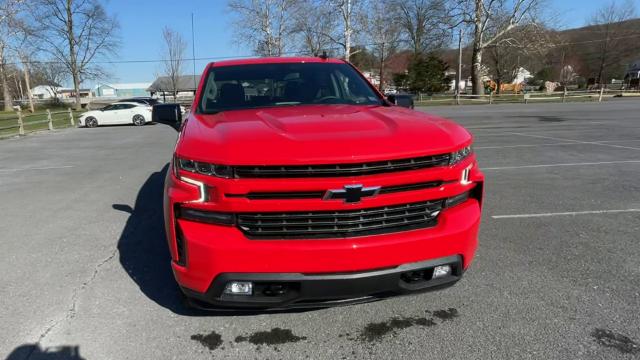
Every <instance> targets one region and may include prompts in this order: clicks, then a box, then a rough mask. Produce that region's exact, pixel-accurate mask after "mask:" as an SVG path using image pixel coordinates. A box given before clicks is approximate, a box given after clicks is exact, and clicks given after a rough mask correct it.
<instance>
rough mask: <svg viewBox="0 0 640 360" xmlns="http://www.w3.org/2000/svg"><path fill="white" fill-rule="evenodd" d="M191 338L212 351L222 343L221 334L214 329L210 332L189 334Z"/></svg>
mask: <svg viewBox="0 0 640 360" xmlns="http://www.w3.org/2000/svg"><path fill="white" fill-rule="evenodd" d="M191 340H195V341H198V342H199V343H200V344H202V345H204V346H206V347H207V348H209V350H211V351H213V350H215V349H217V348H218V347H220V345H222V336H221V335H220V334H218V333H216V332H215V331H212V332H211V333H210V334H207V335H203V334H196V335H191Z"/></svg>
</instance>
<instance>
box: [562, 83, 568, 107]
mask: <svg viewBox="0 0 640 360" xmlns="http://www.w3.org/2000/svg"><path fill="white" fill-rule="evenodd" d="M566 99H567V87H566V86H565V88H564V91H563V92H562V102H563V103H564V102H565V101H566Z"/></svg>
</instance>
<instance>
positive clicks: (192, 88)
mask: <svg viewBox="0 0 640 360" xmlns="http://www.w3.org/2000/svg"><path fill="white" fill-rule="evenodd" d="M198 83H200V76H196V75H182V76H179V77H178V78H177V81H176V86H175V89H174V85H173V82H172V81H171V78H170V77H169V76H160V77H159V78H157V79H156V80H155V81H154V82H153V83H152V84H151V85H150V86H149V87H148V88H147V90H148V91H149V92H150V93H151V96H162V97H163V98H164V97H167V96H173V94H174V92H175V93H177V95H178V97H180V96H193V95H194V94H195V93H196V90H197V89H198Z"/></svg>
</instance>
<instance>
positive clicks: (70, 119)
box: [69, 108, 76, 126]
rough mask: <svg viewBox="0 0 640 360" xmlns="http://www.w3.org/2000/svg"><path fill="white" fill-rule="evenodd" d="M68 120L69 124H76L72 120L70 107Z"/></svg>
mask: <svg viewBox="0 0 640 360" xmlns="http://www.w3.org/2000/svg"><path fill="white" fill-rule="evenodd" d="M69 122H70V123H71V126H74V125H75V124H76V123H75V122H74V121H73V111H71V108H69Z"/></svg>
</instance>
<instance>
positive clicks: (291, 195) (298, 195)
mask: <svg viewBox="0 0 640 360" xmlns="http://www.w3.org/2000/svg"><path fill="white" fill-rule="evenodd" d="M444 183H445V182H444V181H429V182H421V183H416V184H406V185H392V186H383V187H382V188H381V189H380V192H379V193H378V194H392V193H398V192H403V191H416V190H424V189H431V188H435V187H438V186H441V185H443V184H444ZM325 193H326V190H325V191H287V192H250V193H248V194H225V196H226V197H230V198H247V199H250V200H281V199H291V200H295V199H322V198H323V197H324V194H325Z"/></svg>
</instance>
